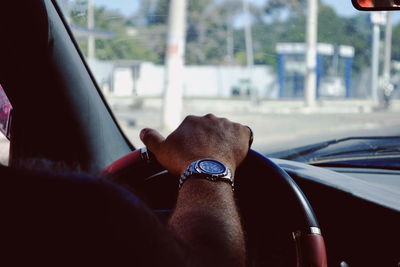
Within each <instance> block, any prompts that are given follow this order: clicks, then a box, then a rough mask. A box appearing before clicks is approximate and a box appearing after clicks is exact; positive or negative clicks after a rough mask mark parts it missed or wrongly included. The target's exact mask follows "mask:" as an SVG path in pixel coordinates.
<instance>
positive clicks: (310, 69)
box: [304, 0, 318, 108]
mask: <svg viewBox="0 0 400 267" xmlns="http://www.w3.org/2000/svg"><path fill="white" fill-rule="evenodd" d="M317 1H318V0H308V1H307V29H306V47H307V51H306V77H305V83H304V86H305V88H304V96H305V106H306V107H309V108H312V107H314V106H315V103H316V100H315V98H316V92H317V74H316V69H317V32H318V2H317Z"/></svg>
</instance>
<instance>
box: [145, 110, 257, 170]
mask: <svg viewBox="0 0 400 267" xmlns="http://www.w3.org/2000/svg"><path fill="white" fill-rule="evenodd" d="M140 138H141V140H142V141H143V143H144V144H145V145H146V146H147V148H148V149H149V150H150V151H151V152H153V153H154V155H155V156H156V158H157V160H158V162H159V163H160V164H161V165H163V166H164V167H165V168H166V169H167V170H168V171H169V172H170V173H172V174H175V175H179V174H181V173H183V172H184V171H185V169H186V168H187V167H188V166H189V164H190V163H192V162H193V161H195V160H198V159H202V158H212V159H216V160H218V161H221V162H222V163H224V164H226V165H227V166H228V167H229V168H230V169H231V171H232V172H233V173H234V172H235V170H236V167H237V166H238V165H239V164H240V163H241V162H242V161H243V159H244V158H245V156H246V154H247V152H248V149H249V138H250V131H249V129H248V128H246V127H245V126H243V125H241V124H239V123H234V122H231V121H229V120H227V119H225V118H218V117H216V116H214V115H212V114H208V115H206V116H204V117H197V116H187V117H186V118H185V120H184V121H183V122H182V124H181V125H180V126H179V127H178V128H177V129H176V130H175V131H174V132H173V133H171V134H170V135H169V136H168V137H167V138H166V139H165V138H164V137H163V136H162V135H161V134H160V133H158V132H157V131H156V130H153V129H143V130H142V132H141V133H140Z"/></svg>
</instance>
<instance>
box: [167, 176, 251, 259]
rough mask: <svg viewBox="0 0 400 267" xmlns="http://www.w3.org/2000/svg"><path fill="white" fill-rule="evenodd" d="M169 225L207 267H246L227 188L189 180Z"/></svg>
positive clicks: (242, 245) (241, 233)
mask: <svg viewBox="0 0 400 267" xmlns="http://www.w3.org/2000/svg"><path fill="white" fill-rule="evenodd" d="M169 224H170V228H171V229H172V230H173V231H174V232H175V233H176V235H177V236H178V237H179V238H180V239H181V240H182V241H183V242H184V243H185V244H186V245H188V246H189V247H190V248H191V249H192V250H193V251H194V253H195V254H196V256H198V257H199V259H203V260H208V261H207V262H204V264H206V265H207V266H210V265H211V266H212V265H214V266H244V265H245V243H244V235H243V230H242V227H241V223H240V218H239V215H238V212H237V208H236V205H235V202H234V198H233V192H232V188H231V186H230V185H229V184H227V183H224V182H210V181H206V180H202V179H196V178H193V179H188V180H187V181H186V182H185V184H184V185H183V186H182V188H181V190H180V192H179V196H178V200H177V204H176V209H175V211H174V213H173V215H172V217H171V219H170V223H169Z"/></svg>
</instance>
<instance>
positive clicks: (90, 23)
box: [87, 0, 96, 59]
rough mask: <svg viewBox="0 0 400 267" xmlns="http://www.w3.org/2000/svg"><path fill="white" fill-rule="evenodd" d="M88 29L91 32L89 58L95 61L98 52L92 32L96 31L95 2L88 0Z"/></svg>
mask: <svg viewBox="0 0 400 267" xmlns="http://www.w3.org/2000/svg"><path fill="white" fill-rule="evenodd" d="M87 5H88V6H87V27H88V30H89V36H88V58H89V59H94V58H95V51H96V43H95V38H94V35H93V34H92V31H93V29H94V8H93V0H87Z"/></svg>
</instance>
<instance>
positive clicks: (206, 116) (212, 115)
mask: <svg viewBox="0 0 400 267" xmlns="http://www.w3.org/2000/svg"><path fill="white" fill-rule="evenodd" d="M204 117H205V118H207V119H214V118H216V116H215V115H214V114H212V113H208V114H206V115H205V116H204Z"/></svg>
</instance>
